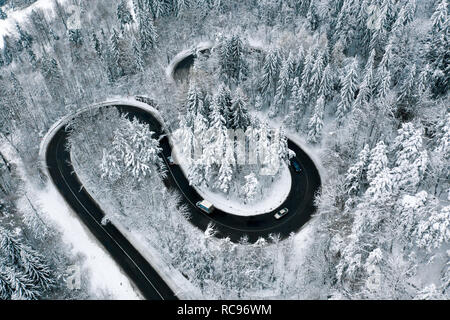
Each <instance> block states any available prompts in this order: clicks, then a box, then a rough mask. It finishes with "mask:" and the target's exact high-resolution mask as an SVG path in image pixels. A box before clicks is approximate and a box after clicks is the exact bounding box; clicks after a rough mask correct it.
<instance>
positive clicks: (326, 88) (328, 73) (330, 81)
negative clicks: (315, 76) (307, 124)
mask: <svg viewBox="0 0 450 320" xmlns="http://www.w3.org/2000/svg"><path fill="white" fill-rule="evenodd" d="M333 88H334V74H333V70H332V69H331V66H330V64H327V66H326V67H325V69H324V70H323V74H322V79H321V80H320V86H319V91H318V95H319V96H321V95H323V96H324V97H325V100H328V99H330V97H331V96H332V93H333Z"/></svg>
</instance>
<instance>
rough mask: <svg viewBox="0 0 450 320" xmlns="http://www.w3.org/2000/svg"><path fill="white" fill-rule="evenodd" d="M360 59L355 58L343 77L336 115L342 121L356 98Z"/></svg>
mask: <svg viewBox="0 0 450 320" xmlns="http://www.w3.org/2000/svg"><path fill="white" fill-rule="evenodd" d="M357 72H358V61H357V60H356V59H353V62H352V63H351V65H350V67H349V71H348V72H347V74H346V76H345V77H344V79H342V90H341V100H340V101H339V103H338V107H337V110H336V116H337V118H338V121H339V122H340V123H342V121H343V119H344V118H345V116H346V115H347V113H348V112H349V111H350V110H351V107H352V105H353V102H354V100H355V92H356V89H357V80H358V73H357Z"/></svg>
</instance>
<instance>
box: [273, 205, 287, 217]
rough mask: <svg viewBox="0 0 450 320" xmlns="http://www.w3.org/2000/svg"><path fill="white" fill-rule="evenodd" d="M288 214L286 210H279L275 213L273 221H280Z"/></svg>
mask: <svg viewBox="0 0 450 320" xmlns="http://www.w3.org/2000/svg"><path fill="white" fill-rule="evenodd" d="M288 212H289V210H288V208H284V209H281V210H280V211H278V212H277V213H275V215H274V217H275V219H281V218H283V217H284V216H285V215H287V213H288Z"/></svg>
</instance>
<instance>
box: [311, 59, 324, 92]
mask: <svg viewBox="0 0 450 320" xmlns="http://www.w3.org/2000/svg"><path fill="white" fill-rule="evenodd" d="M324 68H325V61H324V56H323V52H321V53H320V54H319V55H318V56H317V58H316V61H315V62H314V66H313V69H312V72H311V79H310V81H309V87H310V88H311V92H312V94H315V93H316V92H317V91H318V90H319V87H320V82H321V79H322V78H323V72H324Z"/></svg>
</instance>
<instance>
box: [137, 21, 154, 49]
mask: <svg viewBox="0 0 450 320" xmlns="http://www.w3.org/2000/svg"><path fill="white" fill-rule="evenodd" d="M138 20H139V40H140V42H141V49H142V51H143V52H145V53H146V52H148V51H149V50H150V49H152V48H154V47H155V46H156V44H157V42H158V33H157V31H156V28H155V26H154V24H153V20H152V19H151V18H150V16H149V15H148V14H146V13H140V14H139V15H138Z"/></svg>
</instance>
